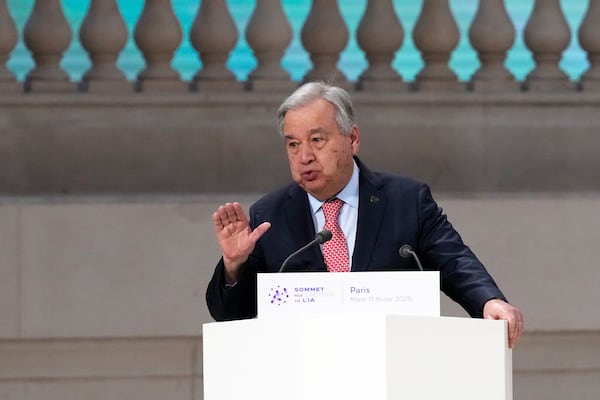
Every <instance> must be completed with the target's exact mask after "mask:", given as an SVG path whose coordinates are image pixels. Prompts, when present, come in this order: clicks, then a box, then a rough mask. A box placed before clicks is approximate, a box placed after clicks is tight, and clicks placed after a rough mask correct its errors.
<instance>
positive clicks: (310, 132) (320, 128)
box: [308, 127, 327, 135]
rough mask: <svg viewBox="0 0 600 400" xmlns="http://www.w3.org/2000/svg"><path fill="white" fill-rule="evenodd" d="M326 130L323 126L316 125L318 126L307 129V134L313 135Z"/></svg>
mask: <svg viewBox="0 0 600 400" xmlns="http://www.w3.org/2000/svg"><path fill="white" fill-rule="evenodd" d="M325 132H327V130H326V129H325V128H323V127H318V128H313V129H311V130H309V131H308V134H309V135H313V134H315V133H325Z"/></svg>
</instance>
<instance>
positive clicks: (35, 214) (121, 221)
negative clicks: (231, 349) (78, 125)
mask: <svg viewBox="0 0 600 400" xmlns="http://www.w3.org/2000/svg"><path fill="white" fill-rule="evenodd" d="M213 209H214V206H213V205H212V204H209V205H206V204H201V203H195V202H189V203H187V202H183V203H178V202H175V203H171V204H169V203H160V202H159V203H158V204H150V203H138V204H116V203H110V202H107V203H96V204H93V203H92V204H85V203H80V204H33V205H28V206H24V207H23V209H22V227H21V230H22V244H21V249H22V252H23V254H22V276H23V303H22V310H23V311H22V325H23V332H22V334H23V336H24V337H97V336H100V337H103V336H153V335H188V334H197V333H199V332H200V328H201V321H203V320H207V319H208V318H209V317H208V314H207V311H206V307H205V301H204V289H205V285H206V282H207V281H208V278H209V276H210V274H211V272H212V271H211V270H212V266H213V265H214V263H215V262H216V259H215V254H216V253H217V250H216V246H217V243H216V240H215V238H214V237H213V236H214V235H213V233H212V231H211V225H210V224H211V215H212V210H213Z"/></svg>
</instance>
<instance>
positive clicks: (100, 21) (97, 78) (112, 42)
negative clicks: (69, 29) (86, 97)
mask: <svg viewBox="0 0 600 400" xmlns="http://www.w3.org/2000/svg"><path fill="white" fill-rule="evenodd" d="M79 38H80V40H81V45H82V46H83V48H84V49H85V50H86V51H87V52H88V54H89V56H90V59H91V60H92V66H91V67H90V69H88V70H87V72H86V73H85V74H84V75H83V77H82V82H81V86H82V89H83V90H87V91H90V92H123V91H132V90H133V85H131V84H130V83H129V82H127V80H126V78H125V75H124V74H123V72H121V71H120V70H119V69H118V68H117V66H116V62H117V59H118V58H119V54H120V53H121V51H122V50H123V48H124V47H125V44H126V43H127V38H128V32H127V25H126V24H125V21H124V20H123V17H122V16H121V13H120V11H119V7H118V6H117V2H116V0H92V1H91V3H90V8H89V10H88V13H87V15H86V17H85V19H84V20H83V23H82V24H81V29H80V31H79Z"/></svg>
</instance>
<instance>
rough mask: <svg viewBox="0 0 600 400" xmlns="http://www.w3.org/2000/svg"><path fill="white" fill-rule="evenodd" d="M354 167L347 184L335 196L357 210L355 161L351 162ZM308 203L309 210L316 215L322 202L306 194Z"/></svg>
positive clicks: (356, 167)
mask: <svg viewBox="0 0 600 400" xmlns="http://www.w3.org/2000/svg"><path fill="white" fill-rule="evenodd" d="M353 164H354V167H353V168H352V176H351V177H350V181H349V182H348V184H347V185H346V186H345V187H344V188H343V189H342V191H341V192H339V193H338V194H337V196H335V197H337V198H338V199H340V200H342V201H343V202H344V203H346V204H348V205H349V206H350V207H352V208H356V209H358V172H359V169H358V165H356V161H353ZM307 195H308V201H309V203H310V208H311V210H312V213H313V214H316V213H317V211H319V209H320V208H321V206H322V205H323V203H324V201H321V200H319V199H317V198H316V197H314V196H313V195H311V194H310V193H307Z"/></svg>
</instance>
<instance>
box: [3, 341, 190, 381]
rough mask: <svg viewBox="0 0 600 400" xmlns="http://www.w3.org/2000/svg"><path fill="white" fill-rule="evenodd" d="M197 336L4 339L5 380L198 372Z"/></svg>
mask: <svg viewBox="0 0 600 400" xmlns="http://www.w3.org/2000/svg"><path fill="white" fill-rule="evenodd" d="M201 343H202V342H201V340H200V339H199V338H197V337H186V338H174V337H171V338H146V339H144V338H109V339H85V340H84V339H58V340H57V339H53V340H20V341H15V340H12V341H4V342H1V341H0V357H1V359H2V361H1V362H0V380H19V379H26V378H31V377H35V378H36V379H75V378H77V379H85V378H90V377H95V378H98V377H102V378H125V377H153V376H164V377H179V376H192V375H198V373H197V369H198V364H201V362H202V358H201V357H200V359H198V358H197V357H198V354H197V348H198V347H199V346H201Z"/></svg>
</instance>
